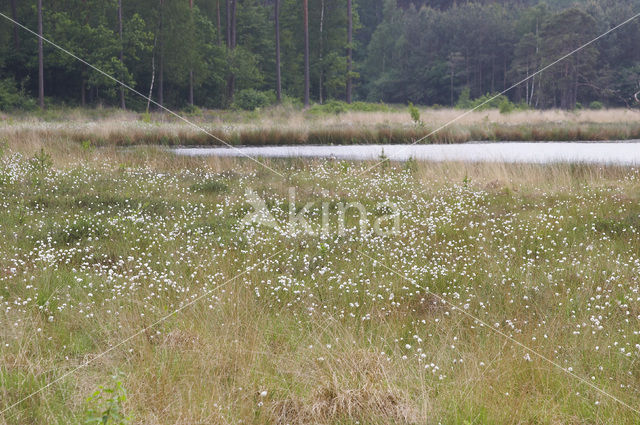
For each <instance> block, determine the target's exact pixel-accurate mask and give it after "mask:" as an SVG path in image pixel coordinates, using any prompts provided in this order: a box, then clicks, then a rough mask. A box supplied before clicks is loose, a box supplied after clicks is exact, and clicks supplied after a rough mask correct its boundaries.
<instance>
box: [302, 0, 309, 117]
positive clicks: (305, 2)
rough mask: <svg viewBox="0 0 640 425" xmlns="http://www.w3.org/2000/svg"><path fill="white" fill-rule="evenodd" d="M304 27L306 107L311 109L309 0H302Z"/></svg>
mask: <svg viewBox="0 0 640 425" xmlns="http://www.w3.org/2000/svg"><path fill="white" fill-rule="evenodd" d="M302 10H303V26H304V106H305V108H308V107H309V0H302Z"/></svg>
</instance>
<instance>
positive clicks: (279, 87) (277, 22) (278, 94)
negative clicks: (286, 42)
mask: <svg viewBox="0 0 640 425" xmlns="http://www.w3.org/2000/svg"><path fill="white" fill-rule="evenodd" d="M275 27H276V99H277V100H278V103H280V102H281V101H282V74H281V72H280V0H275Z"/></svg>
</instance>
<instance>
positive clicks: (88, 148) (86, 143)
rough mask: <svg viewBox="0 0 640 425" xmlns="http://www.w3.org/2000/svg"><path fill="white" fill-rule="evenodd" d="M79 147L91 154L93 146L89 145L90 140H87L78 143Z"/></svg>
mask: <svg viewBox="0 0 640 425" xmlns="http://www.w3.org/2000/svg"><path fill="white" fill-rule="evenodd" d="M80 146H81V147H82V150H83V151H85V152H91V151H92V150H93V145H92V143H91V140H88V139H87V140H83V141H82V142H80Z"/></svg>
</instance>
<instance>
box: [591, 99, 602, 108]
mask: <svg viewBox="0 0 640 425" xmlns="http://www.w3.org/2000/svg"><path fill="white" fill-rule="evenodd" d="M603 108H604V105H603V104H602V102H599V101H597V100H594V101H593V102H591V103H590V104H589V109H593V110H599V109H603Z"/></svg>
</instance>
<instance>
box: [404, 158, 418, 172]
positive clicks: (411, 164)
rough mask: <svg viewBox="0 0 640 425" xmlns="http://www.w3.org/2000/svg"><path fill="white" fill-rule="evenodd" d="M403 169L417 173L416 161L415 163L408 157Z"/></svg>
mask: <svg viewBox="0 0 640 425" xmlns="http://www.w3.org/2000/svg"><path fill="white" fill-rule="evenodd" d="M404 169H405V170H407V171H410V172H412V173H415V172H416V171H418V161H416V159H415V158H414V157H412V156H410V157H409V159H407V160H406V161H405V163H404Z"/></svg>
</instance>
